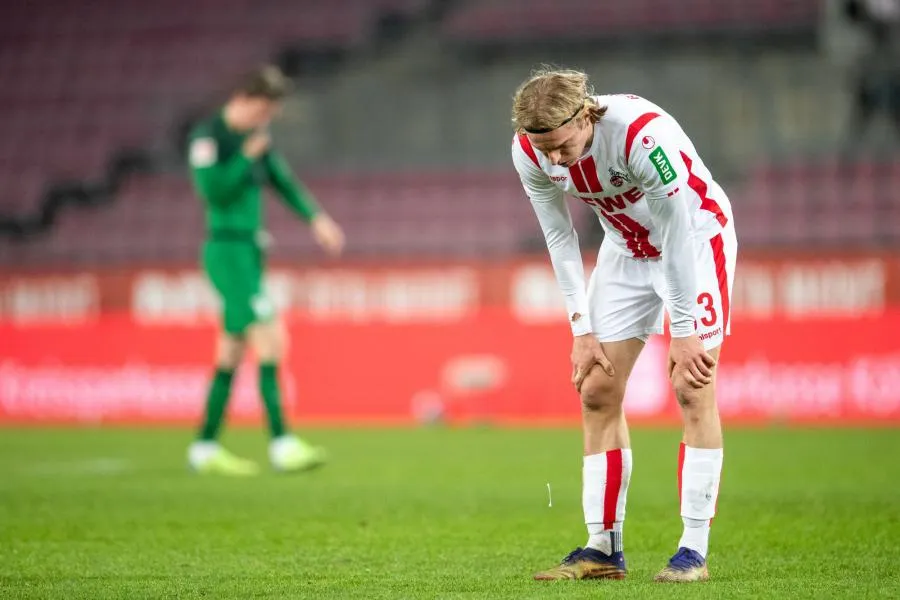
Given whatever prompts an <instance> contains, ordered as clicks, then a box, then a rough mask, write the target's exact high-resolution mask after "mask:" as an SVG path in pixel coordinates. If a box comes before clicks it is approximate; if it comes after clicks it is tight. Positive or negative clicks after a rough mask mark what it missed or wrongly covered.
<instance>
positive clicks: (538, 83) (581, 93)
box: [512, 66, 606, 133]
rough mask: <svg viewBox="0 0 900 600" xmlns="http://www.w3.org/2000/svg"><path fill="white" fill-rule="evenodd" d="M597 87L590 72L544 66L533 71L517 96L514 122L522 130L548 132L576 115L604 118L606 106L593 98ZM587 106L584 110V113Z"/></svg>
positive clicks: (592, 118) (515, 98)
mask: <svg viewBox="0 0 900 600" xmlns="http://www.w3.org/2000/svg"><path fill="white" fill-rule="evenodd" d="M593 95H594V88H593V86H591V84H590V82H589V81H588V76H587V74H586V73H582V72H581V71H574V70H571V69H555V68H553V67H549V66H543V67H541V68H539V69H536V70H535V71H532V73H531V76H530V77H529V78H528V79H526V80H525V81H524V82H523V83H522V85H520V86H519V89H517V90H516V95H515V97H514V98H513V107H512V123H513V127H515V129H516V131H517V132H519V133H523V132H530V133H544V132H546V131H552V130H554V129H556V128H557V127H561V126H562V125H565V124H566V123H568V122H569V121H571V120H572V119H573V118H575V117H576V116H577V117H578V118H579V119H582V118H585V117H587V118H589V119H590V120H591V122H592V123H596V122H597V121H599V120H600V117H602V116H603V114H604V113H605V112H606V107H605V106H604V107H601V106H598V105H597V102H596V100H594V99H593V98H592V96H593ZM582 109H584V112H582Z"/></svg>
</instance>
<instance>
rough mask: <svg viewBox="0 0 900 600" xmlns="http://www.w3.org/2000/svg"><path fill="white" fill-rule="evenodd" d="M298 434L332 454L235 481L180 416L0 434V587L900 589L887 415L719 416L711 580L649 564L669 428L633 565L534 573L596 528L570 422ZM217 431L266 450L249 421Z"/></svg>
mask: <svg viewBox="0 0 900 600" xmlns="http://www.w3.org/2000/svg"><path fill="white" fill-rule="evenodd" d="M308 437H309V438H310V439H311V440H313V441H315V442H320V443H322V444H324V445H326V446H327V447H328V448H329V449H330V451H331V454H332V459H333V460H332V463H331V464H329V465H328V466H327V467H325V468H324V469H322V470H320V471H318V472H314V473H310V474H306V475H300V476H284V475H277V474H274V473H266V474H264V475H262V476H259V477H256V478H253V479H245V480H234V479H222V478H210V477H199V476H195V475H192V474H190V473H188V472H187V470H186V469H185V467H184V451H185V446H186V444H187V443H188V441H189V439H190V433H189V432H187V431H183V430H159V429H155V430H121V429H120V430H61V429H29V430H9V429H7V430H2V431H0V597H2V598H66V599H68V598H91V599H100V598H164V597H168V598H175V597H177V598H216V599H218V598H316V599H319V598H341V599H350V598H491V599H497V598H516V599H520V598H542V599H543V598H567V599H575V598H603V597H615V598H617V599H618V598H644V597H647V598H669V597H671V598H701V597H702V598H743V597H755V598H768V597H772V598H775V597H790V598H792V599H797V598H890V597H894V598H896V597H900V576H898V570H900V432H898V431H897V430H889V429H884V430H874V431H852V430H847V431H836V430H784V429H772V430H763V429H760V430H732V431H728V432H727V442H726V443H727V445H726V451H725V471H724V475H723V482H722V491H721V494H720V500H719V517H718V518H717V520H716V523H715V524H714V526H713V534H712V542H711V555H710V571H711V576H712V581H710V582H709V583H706V584H697V585H691V586H680V587H678V586H676V587H672V586H661V585H660V584H654V583H653V582H652V581H651V579H652V576H653V574H654V573H655V572H656V571H657V570H658V569H659V568H660V567H662V566H663V564H664V563H665V561H666V559H667V558H668V556H669V555H670V554H671V553H672V552H673V551H674V550H675V544H676V542H677V540H678V537H679V534H680V530H681V525H680V520H679V518H678V516H677V506H676V502H677V500H676V488H675V463H676V456H677V444H678V439H679V434H678V432H676V431H674V430H639V431H636V432H635V433H634V436H633V447H634V460H635V467H634V475H633V479H632V486H631V489H630V492H629V502H628V520H627V522H626V527H625V548H626V556H627V559H628V562H629V570H630V572H629V578H628V579H627V580H626V581H624V582H603V581H586V582H558V583H538V582H534V581H531V579H530V577H531V574H532V572H533V571H535V570H537V569H540V568H544V567H547V566H550V565H552V564H554V563H556V562H558V561H559V559H561V558H562V557H563V556H564V555H565V554H566V553H567V552H568V551H569V550H571V549H572V548H573V547H574V546H576V545H579V544H582V543H583V542H584V540H585V537H586V535H585V533H584V528H583V525H582V524H581V500H580V494H581V486H580V472H581V458H580V439H579V437H580V436H579V433H578V432H577V431H576V430H525V429H523V430H506V429H500V430H491V429H458V430H455V429H431V430H384V429H382V430H336V431H332V430H314V431H312V432H310V433H309V435H308ZM224 441H225V442H226V444H227V445H228V446H229V447H230V448H232V449H233V450H235V451H237V452H240V453H243V454H245V455H247V456H250V457H254V458H258V459H260V460H261V461H262V460H264V457H265V440H264V438H263V436H262V434H261V433H259V432H257V431H250V430H243V431H236V432H231V433H229V434H228V435H227V436H226V438H225V440H224ZM548 482H549V483H550V484H551V487H552V491H553V507H552V508H549V507H548V498H547V483H548Z"/></svg>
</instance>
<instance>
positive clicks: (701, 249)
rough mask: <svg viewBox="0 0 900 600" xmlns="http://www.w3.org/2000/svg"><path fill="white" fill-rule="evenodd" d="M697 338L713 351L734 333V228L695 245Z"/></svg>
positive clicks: (729, 228)
mask: <svg viewBox="0 0 900 600" xmlns="http://www.w3.org/2000/svg"><path fill="white" fill-rule="evenodd" d="M694 254H695V258H696V263H697V268H696V273H697V297H696V298H695V300H696V306H695V312H694V317H695V319H696V322H697V335H698V336H699V337H700V340H701V341H702V342H703V346H704V347H705V348H706V349H707V350H710V349H712V348H717V347H719V346H721V345H722V343H723V342H724V341H725V336H727V335H728V334H729V333H730V332H731V292H732V288H733V286H734V271H735V265H736V263H737V239H736V237H735V235H734V228H733V227H732V226H730V225H729V226H728V227H726V228H725V229H724V230H723V231H722V233H720V234H718V235H716V236H714V237H713V238H712V239H710V240H708V241H706V242H697V243H695V250H694Z"/></svg>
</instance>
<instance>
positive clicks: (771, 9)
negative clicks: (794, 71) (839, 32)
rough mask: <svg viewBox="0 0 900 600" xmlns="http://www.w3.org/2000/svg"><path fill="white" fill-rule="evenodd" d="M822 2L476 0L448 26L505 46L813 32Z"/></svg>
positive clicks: (467, 37)
mask: <svg viewBox="0 0 900 600" xmlns="http://www.w3.org/2000/svg"><path fill="white" fill-rule="evenodd" d="M820 5H821V3H820V2H818V1H817V0H760V1H758V2H746V1H743V0H722V1H720V2H710V1H709V0H683V1H681V2H670V1H667V0H632V1H629V2H595V1H591V0H556V1H555V2H545V1H543V0H473V1H470V2H468V3H466V4H464V5H463V6H462V7H461V8H460V9H459V10H457V11H456V12H455V13H454V14H453V15H452V16H451V18H449V19H448V20H447V21H446V22H445V23H444V26H443V33H444V35H445V36H447V37H448V38H450V39H456V40H461V41H481V42H491V43H497V42H503V41H523V40H535V41H537V40H545V39H549V38H556V37H559V36H566V38H568V39H571V38H573V37H581V38H590V37H605V36H622V37H624V36H628V35H631V34H635V33H636V34H641V33H651V32H669V33H671V32H692V33H698V32H703V31H705V30H715V31H719V32H721V31H757V32H760V31H766V32H769V31H772V30H796V29H807V30H811V29H812V28H813V27H815V25H816V23H817V20H818V14H819V10H820V8H821V6H820Z"/></svg>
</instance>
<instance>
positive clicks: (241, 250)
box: [203, 242, 275, 336]
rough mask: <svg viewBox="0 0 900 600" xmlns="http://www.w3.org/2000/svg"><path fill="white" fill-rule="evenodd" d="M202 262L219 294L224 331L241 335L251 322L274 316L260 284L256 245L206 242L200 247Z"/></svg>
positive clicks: (262, 320) (260, 273)
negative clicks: (201, 248) (202, 253)
mask: <svg viewBox="0 0 900 600" xmlns="http://www.w3.org/2000/svg"><path fill="white" fill-rule="evenodd" d="M203 266H204V269H205V271H206V274H207V276H208V277H209V280H210V282H211V283H212V284H213V287H214V288H215V289H216V292H217V293H218V295H219V299H220V301H221V304H222V321H223V323H222V325H223V329H224V330H225V331H226V332H227V333H229V334H231V335H234V336H242V335H244V334H245V332H246V331H247V328H248V327H250V326H251V325H253V324H255V323H266V322H269V321H272V320H274V317H275V310H274V305H273V304H272V301H271V299H270V298H269V297H268V296H267V295H266V294H265V293H264V290H263V287H262V278H263V269H262V260H261V255H260V251H259V249H258V248H256V247H255V246H254V245H252V244H248V243H242V242H210V243H208V244H207V245H206V246H205V247H204V255H203Z"/></svg>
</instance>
